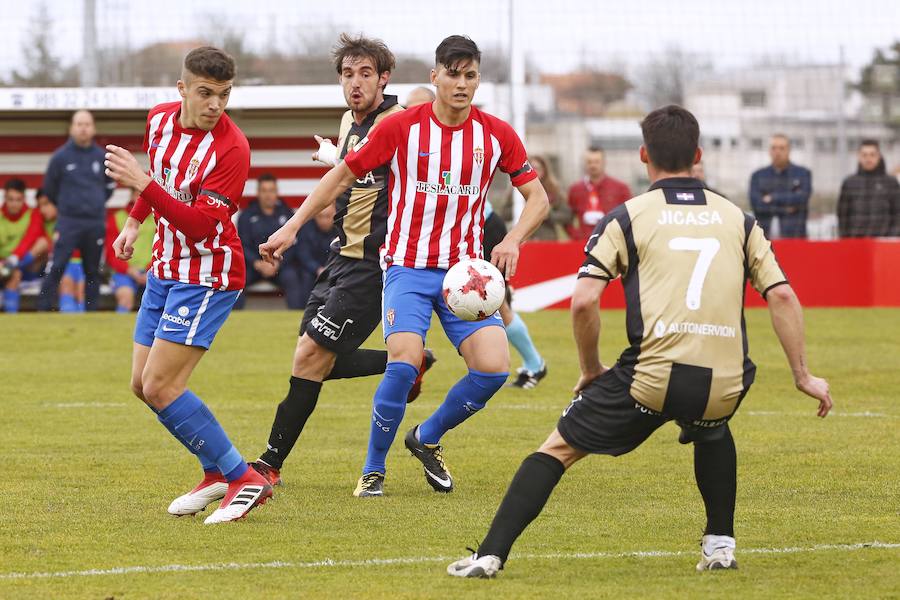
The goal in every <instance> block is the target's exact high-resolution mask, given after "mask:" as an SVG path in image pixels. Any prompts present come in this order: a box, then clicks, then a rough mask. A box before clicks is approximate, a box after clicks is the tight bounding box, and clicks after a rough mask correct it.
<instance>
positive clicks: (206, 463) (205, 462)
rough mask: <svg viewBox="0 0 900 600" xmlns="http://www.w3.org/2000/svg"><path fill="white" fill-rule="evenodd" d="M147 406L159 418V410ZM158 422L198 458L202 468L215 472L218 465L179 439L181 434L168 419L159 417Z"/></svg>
mask: <svg viewBox="0 0 900 600" xmlns="http://www.w3.org/2000/svg"><path fill="white" fill-rule="evenodd" d="M147 408H149V409H150V410H152V411H153V414H155V415H156V417H157V418H158V419H159V411H158V410H156V409H155V408H153V407H152V406H150V405H149V404H147ZM159 422H160V423H162V424H163V426H164V427H165V428H166V429H168V430H169V433H171V434H172V437H174V438H175V439H176V440H178V441H179V442H181V445H182V446H184V447H185V448H187V450H188V452H190V453H191V454H193V455H194V456H196V457H197V458H198V459H199V460H200V466H201V467H202V468H203V470H204V471H216V472H218V470H219V467H217V466H216V463H214V462H210V461H209V460H208V459H206V458H203V457H202V456H200V455H199V454H197V453H196V452H195V451H194V449H193V448H191V445H190V444H188V443H187V442H186V441H184V440H183V439H181V436H180V435H178V432H177V431H175V428H174V427H172V426H171V425H170V424H169V422H168V421H163V420H162V419H159Z"/></svg>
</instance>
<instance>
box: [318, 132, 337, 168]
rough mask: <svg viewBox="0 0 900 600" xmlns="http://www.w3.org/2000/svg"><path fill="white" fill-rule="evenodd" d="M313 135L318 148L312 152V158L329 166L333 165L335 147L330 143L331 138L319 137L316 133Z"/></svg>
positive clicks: (335, 154) (335, 153) (335, 156)
mask: <svg viewBox="0 0 900 600" xmlns="http://www.w3.org/2000/svg"><path fill="white" fill-rule="evenodd" d="M313 137H314V138H316V143H317V144H319V149H318V150H316V151H315V152H313V155H312V159H313V160H315V161H317V162H320V163H323V164H326V165H328V166H329V167H333V166H334V165H335V163H336V162H337V147H336V146H335V145H334V144H332V143H331V140H329V139H328V138H323V137H319V136H317V135H314V136H313Z"/></svg>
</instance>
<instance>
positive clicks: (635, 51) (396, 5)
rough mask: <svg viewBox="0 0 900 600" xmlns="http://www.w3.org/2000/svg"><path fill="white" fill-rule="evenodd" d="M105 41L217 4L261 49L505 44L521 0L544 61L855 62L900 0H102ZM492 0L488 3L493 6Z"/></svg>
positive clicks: (176, 30) (192, 23)
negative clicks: (363, 40) (464, 37)
mask: <svg viewBox="0 0 900 600" xmlns="http://www.w3.org/2000/svg"><path fill="white" fill-rule="evenodd" d="M95 1H96V6H97V29H98V34H99V35H98V37H99V39H100V43H101V45H102V44H104V43H105V42H110V43H114V44H116V45H119V46H121V45H124V44H126V43H129V44H130V45H131V47H132V48H136V47H139V46H142V45H144V44H147V43H150V42H153V41H159V40H173V39H184V38H192V37H193V38H196V37H203V36H204V33H205V32H207V31H209V25H210V20H209V18H208V17H209V15H219V16H220V18H221V19H223V20H225V21H226V22H228V23H230V24H233V26H234V27H236V28H241V29H242V30H243V31H245V32H246V37H247V40H248V42H250V44H251V45H252V46H255V47H257V48H265V47H267V46H276V47H281V48H291V47H296V46H297V44H298V40H300V39H302V38H304V37H306V38H307V39H316V38H321V37H322V35H323V32H331V31H333V30H335V29H336V28H345V29H348V30H351V31H364V32H365V33H367V34H369V35H373V36H377V37H381V38H383V39H384V40H385V41H387V42H388V45H389V46H390V47H391V48H392V49H393V50H394V51H395V52H401V53H416V54H418V55H420V56H422V57H429V56H432V53H433V50H434V47H435V46H436V45H437V43H438V42H439V41H440V40H441V39H442V38H443V37H444V36H446V35H449V34H451V33H466V34H468V35H470V36H471V37H472V38H473V39H475V40H476V41H477V42H478V43H479V45H481V46H482V47H483V48H485V49H488V48H490V47H492V46H494V47H497V46H502V47H506V46H508V44H509V40H510V27H509V22H510V17H509V12H510V11H509V6H510V1H512V3H513V7H514V10H515V20H516V24H517V27H518V28H519V31H520V32H521V34H522V41H523V45H524V47H525V49H526V52H527V54H528V56H529V58H530V59H531V60H532V61H534V62H535V63H537V64H538V65H539V66H540V67H541V69H542V70H544V71H555V72H563V71H567V70H570V69H572V68H574V67H576V66H578V65H579V64H580V63H588V64H592V65H596V66H599V67H605V68H613V69H616V68H618V69H624V68H627V67H630V66H636V65H638V64H640V63H642V62H645V61H647V60H648V59H651V58H652V57H654V56H658V55H659V54H660V53H663V52H665V50H666V49H667V48H671V47H673V46H679V47H681V48H683V49H685V50H688V51H691V52H696V53H699V54H702V55H705V56H707V57H709V58H710V59H712V60H713V61H714V63H715V64H716V66H717V67H723V68H727V67H732V66H744V65H749V64H752V63H753V62H755V61H757V60H759V59H761V58H765V57H768V58H770V59H774V60H775V61H779V62H780V61H788V62H794V63H796V62H802V63H811V62H812V63H834V62H837V61H838V58H839V55H840V48H841V46H843V48H844V54H845V57H846V60H847V62H848V63H849V64H851V65H854V66H858V65H862V64H864V63H865V62H867V61H868V60H869V59H870V58H871V56H872V52H873V50H874V48H875V47H877V46H882V47H885V46H888V45H890V44H891V43H893V42H894V41H896V40H897V39H898V38H900V27H898V25H900V1H898V0H868V1H866V2H853V1H850V0H755V1H754V2H753V3H752V6H750V4H751V3H749V2H743V1H741V2H739V1H737V0H728V1H720V2H715V3H714V2H710V0H680V1H673V0H640V1H637V2H636V1H634V0H621V1H616V2H611V1H606V0H599V1H591V0H568V1H567V0H541V1H539V0H500V1H496V2H493V1H491V0H453V2H452V5H450V4H448V3H444V2H441V3H438V2H432V1H429V0H378V1H374V2H358V1H357V2H349V1H344V0H325V1H322V0H319V1H316V2H312V1H308V0H291V1H288V0H270V1H266V2H260V1H259V0H255V1H253V2H245V1H238V0H217V1H215V2H213V1H209V0H190V1H185V0H151V1H149V2H148V1H141V2H137V1H133V2H132V1H129V0H95ZM40 2H41V0H26V1H24V2H23V1H17V0H3V9H2V12H3V23H4V40H3V44H2V47H0V75H2V76H6V75H8V74H9V73H10V71H11V70H12V69H15V68H21V65H22V60H23V55H22V52H21V48H22V45H23V44H24V43H25V42H26V41H27V39H28V36H29V27H30V23H31V19H32V17H33V16H34V15H35V14H36V12H37V7H38V5H39V4H40ZM44 3H45V4H46V6H47V7H48V9H49V12H50V15H51V16H52V18H53V19H54V25H53V28H52V31H53V35H54V46H53V50H54V51H55V52H56V53H57V54H58V55H60V56H61V57H62V58H63V60H64V62H65V63H67V64H70V63H73V62H76V61H77V60H78V59H79V58H80V56H81V48H82V36H81V29H82V0H44ZM485 7H486V8H485Z"/></svg>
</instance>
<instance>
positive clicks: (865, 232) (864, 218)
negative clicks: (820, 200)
mask: <svg viewBox="0 0 900 600" xmlns="http://www.w3.org/2000/svg"><path fill="white" fill-rule="evenodd" d="M856 156H857V158H858V159H859V168H858V170H857V171H856V174H855V175H850V176H849V177H847V178H846V179H845V180H844V183H843V184H841V195H840V196H839V197H838V203H837V217H838V235H839V236H840V237H883V236H898V235H900V183H898V182H897V178H896V177H894V176H893V175H888V174H887V168H886V167H885V165H884V158H883V157H882V156H881V149H880V148H879V146H878V142H876V141H875V140H864V141H863V142H862V143H861V144H860V145H859V151H858V152H857V154H856Z"/></svg>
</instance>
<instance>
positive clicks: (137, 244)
mask: <svg viewBox="0 0 900 600" xmlns="http://www.w3.org/2000/svg"><path fill="white" fill-rule="evenodd" d="M139 197H140V194H138V193H137V192H136V191H135V190H132V191H131V200H130V201H129V202H128V206H126V207H124V208H120V209H118V210H113V211H109V212H108V213H107V215H106V239H108V240H114V239H116V238H117V237H119V232H120V231H122V228H123V227H124V226H125V221H126V220H127V219H128V215H130V214H131V209H132V208H134V204H135V202H137V199H138V198H139ZM155 234H156V221H155V220H154V219H144V222H143V223H141V226H140V228H139V229H138V236H137V239H135V241H134V252H133V253H132V255H131V260H129V261H124V260H121V259H120V258H118V257H117V256H116V252H115V250H113V247H112V244H107V245H106V264H107V265H109V268H110V269H112V282H111V283H112V287H113V293H114V294H115V296H116V312H120V313H129V312H131V311H132V310H134V301H135V297H136V295H137V292H138V291H139V290H142V289H143V288H144V287H145V286H146V285H147V271H148V270H149V269H150V263H151V262H152V259H153V236H154V235H155Z"/></svg>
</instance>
